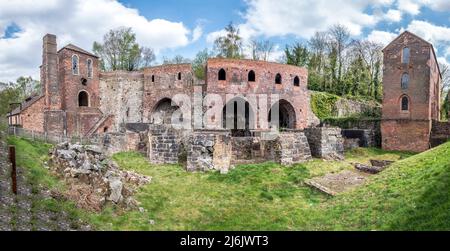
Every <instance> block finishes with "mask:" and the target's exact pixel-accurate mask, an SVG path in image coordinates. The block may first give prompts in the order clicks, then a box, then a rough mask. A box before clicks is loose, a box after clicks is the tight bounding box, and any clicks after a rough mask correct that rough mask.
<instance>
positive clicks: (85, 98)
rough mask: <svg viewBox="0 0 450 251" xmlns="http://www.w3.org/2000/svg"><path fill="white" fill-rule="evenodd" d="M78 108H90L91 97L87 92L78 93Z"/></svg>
mask: <svg viewBox="0 0 450 251" xmlns="http://www.w3.org/2000/svg"><path fill="white" fill-rule="evenodd" d="M78 106H79V107H82V106H84V107H88V106H89V95H88V93H87V92H85V91H81V92H80V93H78Z"/></svg>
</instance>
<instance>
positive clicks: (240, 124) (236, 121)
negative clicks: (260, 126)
mask: <svg viewBox="0 0 450 251" xmlns="http://www.w3.org/2000/svg"><path fill="white" fill-rule="evenodd" d="M254 121H255V116H254V112H253V109H252V108H251V106H250V103H249V102H248V101H246V100H245V99H243V98H240V97H236V98H233V99H231V100H230V101H228V103H227V104H226V105H225V106H224V107H223V109H222V126H223V128H224V129H229V130H231V134H232V136H233V137H247V136H251V131H250V130H251V129H254ZM227 122H228V123H227Z"/></svg>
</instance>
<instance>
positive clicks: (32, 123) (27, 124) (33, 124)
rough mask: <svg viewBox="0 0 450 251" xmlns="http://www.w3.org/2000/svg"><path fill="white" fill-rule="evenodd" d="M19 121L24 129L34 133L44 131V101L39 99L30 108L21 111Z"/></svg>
mask: <svg viewBox="0 0 450 251" xmlns="http://www.w3.org/2000/svg"><path fill="white" fill-rule="evenodd" d="M20 120H21V123H22V126H23V127H24V128H28V129H29V130H33V131H36V132H42V131H43V129H44V99H43V97H41V98H39V100H37V101H36V102H35V103H34V104H33V105H32V106H30V107H28V108H26V109H24V110H22V112H21V113H20Z"/></svg>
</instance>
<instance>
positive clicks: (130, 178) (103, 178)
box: [48, 143, 151, 211]
mask: <svg viewBox="0 0 450 251" xmlns="http://www.w3.org/2000/svg"><path fill="white" fill-rule="evenodd" d="M48 164H49V168H50V170H51V172H52V173H53V174H55V175H56V176H58V177H60V178H63V179H64V180H65V181H66V183H67V184H68V190H67V191H66V192H65V194H57V193H56V192H54V193H53V196H54V197H55V198H59V199H61V198H64V199H69V200H71V201H74V202H75V203H76V204H77V206H78V207H81V208H84V209H88V210H94V211H100V210H101V209H102V208H103V206H104V205H105V204H106V203H107V202H111V203H114V204H116V205H119V206H122V207H124V208H126V209H134V208H136V207H137V206H138V202H137V201H136V200H134V199H133V197H132V194H134V192H135V191H136V189H137V188H138V187H140V186H143V185H145V184H147V183H149V182H150V181H151V177H146V176H143V175H140V174H136V173H134V172H131V171H122V170H120V169H119V168H118V166H117V165H116V164H115V163H114V162H113V161H111V160H109V159H108V158H107V157H106V156H105V155H104V154H103V153H102V151H101V149H100V148H99V147H97V146H92V145H88V146H83V145H80V144H70V143H61V144H59V145H57V146H56V147H55V148H54V149H52V150H51V152H50V160H49V162H48Z"/></svg>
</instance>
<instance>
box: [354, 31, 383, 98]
mask: <svg viewBox="0 0 450 251" xmlns="http://www.w3.org/2000/svg"><path fill="white" fill-rule="evenodd" d="M352 49H353V51H354V52H353V53H352V54H353V55H355V56H359V57H361V59H362V60H363V61H364V64H365V65H366V66H367V68H368V70H369V83H370V85H369V86H368V88H369V89H368V92H367V93H368V95H369V96H372V95H373V94H374V95H373V96H375V97H377V96H378V95H379V93H378V86H377V84H378V83H380V82H381V81H380V78H381V72H382V71H381V69H380V67H381V65H382V61H383V52H382V49H383V45H382V44H379V43H375V42H371V41H368V40H362V41H361V40H355V41H353V43H352ZM374 92H375V93H374Z"/></svg>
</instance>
